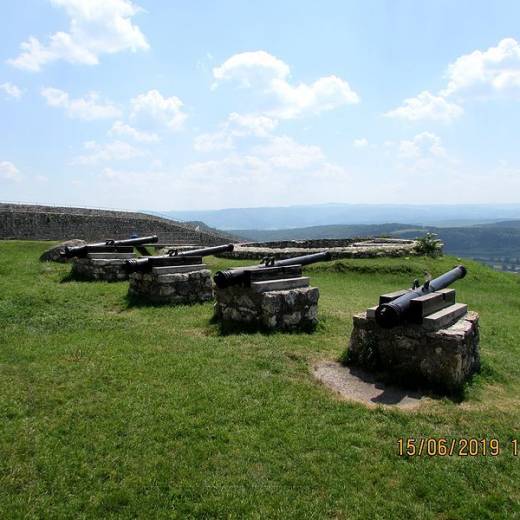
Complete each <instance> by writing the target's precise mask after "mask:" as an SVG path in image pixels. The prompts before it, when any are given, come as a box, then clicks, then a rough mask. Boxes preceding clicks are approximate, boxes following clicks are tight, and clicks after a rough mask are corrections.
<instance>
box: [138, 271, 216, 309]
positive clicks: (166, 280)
mask: <svg viewBox="0 0 520 520" xmlns="http://www.w3.org/2000/svg"><path fill="white" fill-rule="evenodd" d="M128 294H129V296H131V297H134V298H139V299H141V300H143V301H146V302H150V303H154V304H174V305H176V304H181V305H182V304H192V303H203V302H206V301H210V300H212V299H213V288H212V283H211V271H209V269H207V267H206V265H204V264H197V265H178V266H166V267H153V268H152V269H151V271H150V272H145V273H132V274H131V275H130V287H129V289H128Z"/></svg>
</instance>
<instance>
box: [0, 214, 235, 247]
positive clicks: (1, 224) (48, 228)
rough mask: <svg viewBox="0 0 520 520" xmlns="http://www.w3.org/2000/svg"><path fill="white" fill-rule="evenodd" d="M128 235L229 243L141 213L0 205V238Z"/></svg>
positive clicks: (167, 240)
mask: <svg viewBox="0 0 520 520" xmlns="http://www.w3.org/2000/svg"><path fill="white" fill-rule="evenodd" d="M132 234H138V235H154V234H155V235H158V236H159V241H160V242H163V243H181V244H182V243H186V244H197V245H199V244H200V245H207V246H212V245H219V244H225V243H229V242H230V241H232V240H230V239H229V237H228V236H226V235H225V234H222V235H219V234H218V233H217V232H215V233H212V232H210V231H208V230H199V231H197V230H196V229H195V227H193V226H190V225H189V224H183V223H181V222H175V221H171V220H168V219H165V218H161V217H155V216H153V215H146V214H144V213H132V212H124V211H105V210H90V209H83V208H55V207H46V206H29V205H15V204H0V240H1V239H20V240H67V239H71V238H81V239H84V240H87V241H89V242H92V241H99V240H104V239H107V238H113V239H124V238H129V237H130V236H131V235H132Z"/></svg>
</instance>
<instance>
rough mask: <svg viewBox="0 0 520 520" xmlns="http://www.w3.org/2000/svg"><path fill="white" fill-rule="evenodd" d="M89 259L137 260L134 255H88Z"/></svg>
mask: <svg viewBox="0 0 520 520" xmlns="http://www.w3.org/2000/svg"><path fill="white" fill-rule="evenodd" d="M87 258H90V259H92V260H110V259H119V260H127V259H129V258H135V254H134V253H88V255H87Z"/></svg>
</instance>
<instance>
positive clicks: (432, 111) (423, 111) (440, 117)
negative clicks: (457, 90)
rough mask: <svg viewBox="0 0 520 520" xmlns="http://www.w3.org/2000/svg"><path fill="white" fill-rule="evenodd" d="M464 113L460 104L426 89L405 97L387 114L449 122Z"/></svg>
mask: <svg viewBox="0 0 520 520" xmlns="http://www.w3.org/2000/svg"><path fill="white" fill-rule="evenodd" d="M462 113H463V109H462V107H460V106H459V105H457V104H455V103H450V102H448V101H446V99H444V98H443V97H442V96H435V95H433V94H431V93H430V92H428V91H427V90H425V91H423V92H421V93H420V94H419V95H418V96H416V97H413V98H408V99H405V100H404V102H403V104H402V105H401V106H400V107H398V108H395V109H393V110H390V111H389V112H387V113H386V114H385V115H386V116H387V117H395V118H400V119H408V120H409V121H418V120H420V119H431V120H434V121H443V122H445V123H449V122H450V121H452V120H453V119H455V118H457V117H459V116H460V115H462Z"/></svg>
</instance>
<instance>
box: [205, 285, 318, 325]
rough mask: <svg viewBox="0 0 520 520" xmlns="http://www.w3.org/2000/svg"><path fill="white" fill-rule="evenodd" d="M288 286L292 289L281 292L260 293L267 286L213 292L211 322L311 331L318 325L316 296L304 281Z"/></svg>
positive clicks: (314, 288)
mask: <svg viewBox="0 0 520 520" xmlns="http://www.w3.org/2000/svg"><path fill="white" fill-rule="evenodd" d="M293 280H295V279H293ZM296 280H298V279H296ZM276 282H283V280H276ZM292 283H293V284H294V285H295V287H294V288H290V287H289V288H286V289H281V290H266V291H263V290H261V289H263V288H269V286H264V287H262V288H259V287H257V286H254V287H228V288H226V289H218V288H217V289H216V290H215V297H216V300H217V301H216V303H215V318H216V319H218V320H220V321H222V322H223V323H228V324H231V323H233V324H247V325H249V326H253V327H258V328H265V329H269V330H296V329H300V330H308V329H312V328H313V327H314V326H315V325H316V324H317V323H318V317H317V316H318V299H319V297H320V292H319V290H318V288H316V287H309V286H308V278H306V279H305V281H304V282H303V283H302V282H301V281H300V283H299V284H298V283H295V282H294V281H293V282H292ZM289 285H290V284H289ZM297 285H299V286H297ZM305 285H306V286H305ZM279 286H280V287H282V286H283V284H279Z"/></svg>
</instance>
